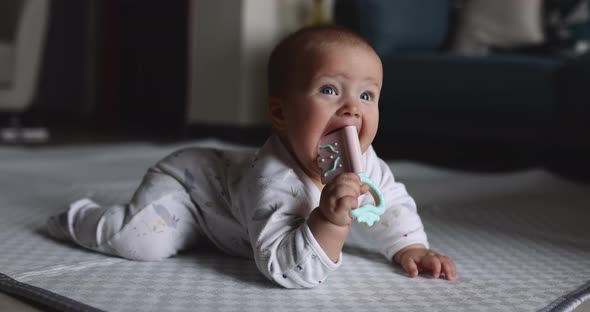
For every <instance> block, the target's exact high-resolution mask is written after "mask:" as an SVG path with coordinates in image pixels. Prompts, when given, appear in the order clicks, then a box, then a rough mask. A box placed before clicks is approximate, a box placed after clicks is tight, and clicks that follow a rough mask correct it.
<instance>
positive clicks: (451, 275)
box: [440, 256, 457, 281]
mask: <svg viewBox="0 0 590 312" xmlns="http://www.w3.org/2000/svg"><path fill="white" fill-rule="evenodd" d="M440 261H441V264H442V271H443V273H445V278H446V279H448V280H449V281H452V280H454V279H455V278H456V277H457V268H456V267H455V263H454V262H453V260H451V258H449V257H447V256H442V257H441V260H440Z"/></svg>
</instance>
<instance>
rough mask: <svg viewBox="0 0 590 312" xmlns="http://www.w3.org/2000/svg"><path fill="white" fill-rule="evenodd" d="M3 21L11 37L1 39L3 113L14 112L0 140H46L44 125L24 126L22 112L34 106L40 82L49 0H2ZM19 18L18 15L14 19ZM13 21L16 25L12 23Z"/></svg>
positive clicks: (0, 97) (0, 14) (0, 16)
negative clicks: (42, 126)
mask: <svg viewBox="0 0 590 312" xmlns="http://www.w3.org/2000/svg"><path fill="white" fill-rule="evenodd" d="M2 2H4V4H3V5H2V6H3V7H2V10H1V11H0V19H2V20H3V21H5V23H0V27H4V28H5V30H7V31H5V32H0V34H3V35H4V36H7V37H9V38H7V40H6V39H4V38H0V112H5V113H6V112H7V113H10V114H11V120H10V124H9V125H8V127H6V128H3V129H1V130H0V142H5V143H27V142H45V141H47V140H48V138H49V132H48V131H47V130H46V129H44V128H26V127H23V126H22V125H21V116H22V114H23V113H24V112H25V111H26V110H27V109H28V108H29V107H30V106H31V104H32V102H33V100H34V97H35V93H36V89H37V84H38V77H39V72H40V68H41V59H42V56H43V53H42V52H43V48H44V46H45V33H46V30H47V25H48V19H49V0H2ZM14 17H17V18H14ZM11 20H13V21H14V25H10V22H6V21H11Z"/></svg>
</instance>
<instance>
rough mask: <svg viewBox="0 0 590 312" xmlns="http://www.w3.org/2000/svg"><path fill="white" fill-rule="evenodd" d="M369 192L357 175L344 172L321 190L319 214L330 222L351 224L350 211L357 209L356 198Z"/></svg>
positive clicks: (341, 224)
mask: <svg viewBox="0 0 590 312" xmlns="http://www.w3.org/2000/svg"><path fill="white" fill-rule="evenodd" d="M368 191H369V186H367V185H366V184H361V179H360V178H359V176H358V175H356V174H355V173H351V172H346V173H342V174H340V175H338V176H337V177H336V178H334V179H333V180H332V181H330V182H329V183H328V184H326V186H324V189H323V190H322V196H321V197H320V207H319V209H320V212H321V213H322V214H323V215H324V217H326V219H328V220H330V222H332V223H334V224H336V225H339V226H346V225H349V224H350V223H351V222H352V217H351V216H350V211H351V210H352V209H356V208H358V197H359V196H361V195H363V194H365V193H366V192H368Z"/></svg>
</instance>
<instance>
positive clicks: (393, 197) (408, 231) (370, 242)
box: [347, 147, 429, 261]
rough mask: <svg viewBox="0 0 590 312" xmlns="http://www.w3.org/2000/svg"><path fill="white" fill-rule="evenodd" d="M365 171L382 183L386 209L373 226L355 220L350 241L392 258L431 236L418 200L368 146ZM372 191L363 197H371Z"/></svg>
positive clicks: (367, 198)
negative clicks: (419, 210)
mask: <svg viewBox="0 0 590 312" xmlns="http://www.w3.org/2000/svg"><path fill="white" fill-rule="evenodd" d="M365 157H366V162H365V163H366V165H365V168H366V174H367V176H368V177H369V178H370V179H371V180H373V182H374V183H375V184H377V185H378V186H379V188H380V189H381V192H382V193H383V196H384V197H385V204H386V207H385V212H384V213H383V215H381V219H380V220H379V221H378V222H376V223H375V224H374V225H373V226H372V227H368V226H366V225H365V224H364V223H363V224H359V223H358V222H353V223H352V226H351V232H350V234H349V237H348V241H347V243H352V244H353V245H362V246H364V247H369V248H370V249H374V250H376V251H378V252H380V253H381V254H383V255H384V256H385V257H386V258H387V259H388V260H390V261H391V259H392V258H393V256H394V255H395V254H396V253H397V252H398V251H399V250H400V249H402V248H404V247H406V246H408V245H411V244H423V245H424V246H426V247H427V248H428V247H429V245H428V240H427V237H426V233H425V232H424V226H423V224H422V220H421V219H420V216H419V215H418V211H417V208H416V202H415V201H414V199H413V198H412V197H411V196H410V195H409V194H408V192H407V191H406V187H405V186H404V185H403V184H402V183H399V182H396V181H395V179H394V176H393V174H392V172H391V169H390V168H389V166H388V165H387V164H386V163H385V162H384V161H383V160H381V159H380V158H379V157H377V155H376V154H375V151H374V150H373V148H372V147H371V148H369V149H368V150H367V152H366V154H365ZM372 200H373V199H372V197H371V196H370V195H368V194H367V195H365V196H364V197H362V198H361V205H362V204H363V203H364V202H367V201H372Z"/></svg>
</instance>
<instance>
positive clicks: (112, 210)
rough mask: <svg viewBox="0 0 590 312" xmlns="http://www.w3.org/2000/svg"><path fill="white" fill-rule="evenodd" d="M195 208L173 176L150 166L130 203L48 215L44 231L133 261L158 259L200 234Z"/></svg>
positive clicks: (83, 204) (80, 205) (84, 205)
mask: <svg viewBox="0 0 590 312" xmlns="http://www.w3.org/2000/svg"><path fill="white" fill-rule="evenodd" d="M194 213H195V205H194V204H193V202H192V201H191V198H190V196H189V194H188V193H187V192H186V190H185V188H184V186H183V185H182V184H181V183H180V182H179V181H178V180H176V179H175V178H174V177H172V176H170V175H168V174H166V173H164V172H162V171H161V170H160V169H159V168H157V167H154V168H151V169H150V170H149V171H148V172H147V174H146V175H145V177H144V179H143V181H142V183H141V185H140V186H139V188H138V189H137V191H136V192H135V194H134V195H133V198H132V200H131V202H130V203H129V204H126V205H112V206H105V207H101V206H99V205H98V204H96V203H94V202H93V201H91V200H89V199H82V200H79V201H77V202H75V203H73V204H72V205H71V206H70V208H69V210H68V211H66V212H64V213H63V214H61V215H58V216H56V217H52V218H51V219H50V220H49V222H48V230H49V232H50V233H51V235H53V236H54V237H56V238H61V239H70V240H72V241H74V242H76V243H77V244H79V245H81V246H83V247H86V248H89V249H92V250H96V251H99V252H103V253H107V254H112V255H117V256H120V257H123V258H127V259H134V260H159V259H162V258H167V257H170V256H172V255H174V254H176V253H177V252H178V251H180V250H183V249H186V248H188V247H190V246H191V245H194V244H195V243H196V242H197V241H198V240H200V239H203V238H204V236H203V234H202V233H201V232H200V230H199V228H198V224H197V221H196V220H195V218H194Z"/></svg>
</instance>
